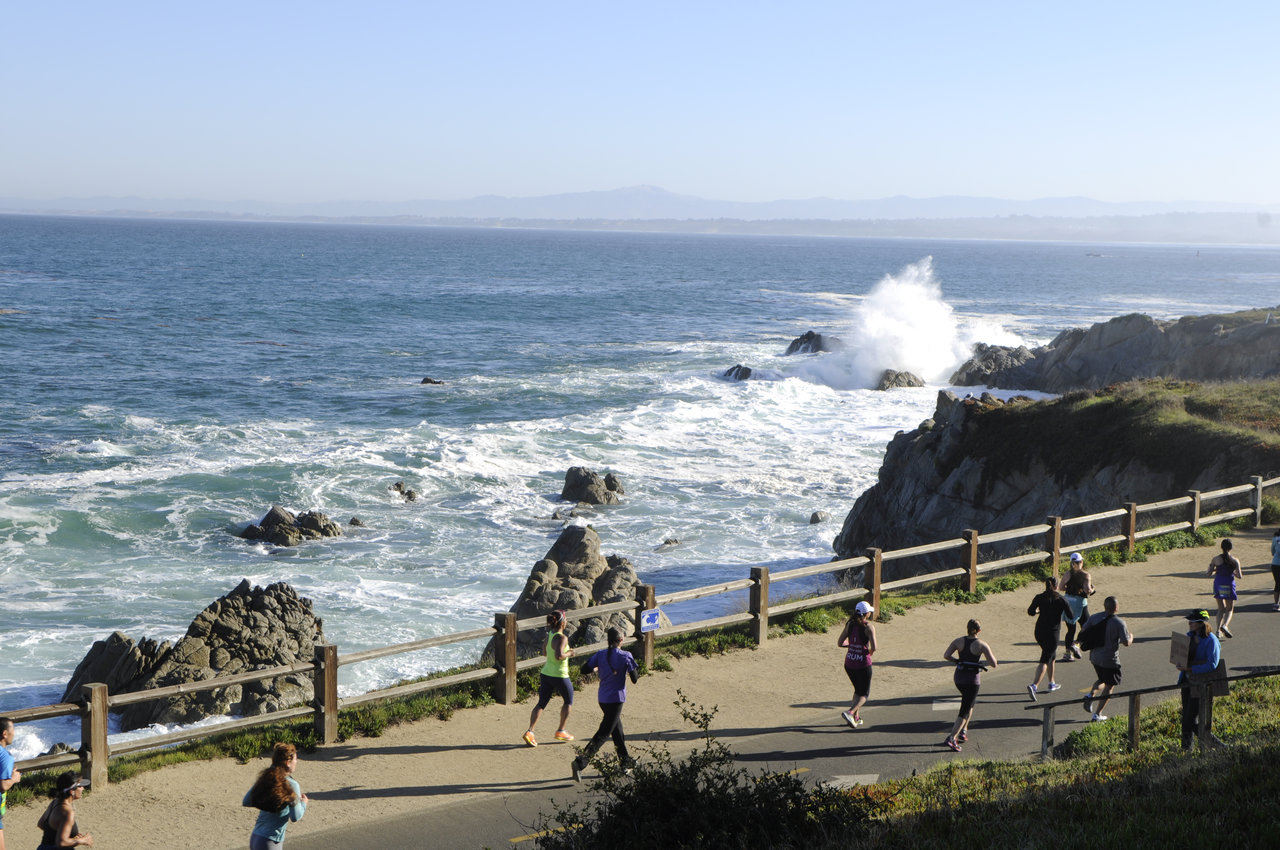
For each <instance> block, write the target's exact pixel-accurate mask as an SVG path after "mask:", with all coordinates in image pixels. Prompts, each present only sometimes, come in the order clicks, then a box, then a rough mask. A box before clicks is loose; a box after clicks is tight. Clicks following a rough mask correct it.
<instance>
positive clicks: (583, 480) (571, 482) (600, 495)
mask: <svg viewBox="0 0 1280 850" xmlns="http://www.w3.org/2000/svg"><path fill="white" fill-rule="evenodd" d="M624 495H626V491H625V490H623V488H622V480H621V479H620V478H618V476H616V475H614V474H613V473H612V472H611V473H609V474H608V475H605V476H601V475H600V474H599V473H598V472H596V471H595V470H593V469H587V468H586V467H585V466H574V467H571V468H570V469H569V471H568V472H566V473H565V475H564V487H563V488H562V489H561V491H560V498H561V499H566V500H568V501H570V502H586V503H587V504H588V505H616V504H618V503H619V502H620V501H621V499H620V498H619V497H621V496H624Z"/></svg>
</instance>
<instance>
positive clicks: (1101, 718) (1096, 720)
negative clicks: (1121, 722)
mask: <svg viewBox="0 0 1280 850" xmlns="http://www.w3.org/2000/svg"><path fill="white" fill-rule="evenodd" d="M1106 719H1107V716H1106V715H1105V714H1099V713H1098V712H1096V711H1095V712H1094V713H1093V722H1094V723H1101V722H1102V721H1104V720H1106Z"/></svg>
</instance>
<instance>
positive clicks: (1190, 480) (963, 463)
mask: <svg viewBox="0 0 1280 850" xmlns="http://www.w3.org/2000/svg"><path fill="white" fill-rule="evenodd" d="M1233 390H1234V391H1235V393H1236V396H1235V398H1238V399H1244V400H1247V399H1249V398H1250V397H1251V396H1252V397H1258V396H1262V397H1272V396H1274V394H1275V393H1276V392H1277V391H1280V380H1274V379H1273V380H1271V381H1265V382H1256V383H1246V382H1242V383H1240V384H1238V385H1210V386H1200V385H1196V384H1191V383H1188V382H1175V381H1137V382H1132V383H1129V384H1123V385H1120V386H1117V387H1112V388H1108V389H1107V390H1104V391H1100V392H1098V393H1085V392H1079V393H1072V394H1069V395H1067V396H1063V397H1061V398H1058V399H1053V400H1049V401H1031V400H1030V399H1027V398H1025V397H1015V398H1013V399H1010V400H1008V401H1001V400H999V399H996V398H994V397H993V396H992V395H991V394H989V393H984V394H983V395H982V396H981V397H979V398H974V397H972V396H968V397H965V398H959V397H957V396H956V395H955V394H954V393H952V392H950V391H946V390H943V391H941V392H939V394H938V400H937V407H936V409H935V411H934V414H933V416H932V417H930V418H929V419H927V420H925V421H924V422H922V423H921V424H920V425H919V426H918V427H916V428H914V429H912V430H910V431H900V432H898V433H897V434H896V435H895V436H894V437H893V439H892V440H891V441H890V442H889V445H888V448H887V449H886V452H885V458H884V462H883V464H882V466H881V468H880V471H879V476H878V480H877V482H876V483H875V484H874V485H873V486H872V487H871V488H870V489H868V490H867V491H866V492H864V493H863V494H862V495H861V496H859V497H858V499H857V501H856V502H855V503H854V505H853V508H852V509H851V510H850V511H849V513H848V515H847V516H846V517H845V520H844V524H843V525H842V527H841V529H840V533H839V534H838V535H837V536H836V538H835V540H834V542H833V544H832V547H833V548H834V550H835V552H836V554H837V556H839V557H840V558H842V559H843V558H852V557H856V556H859V555H863V554H865V552H866V550H867V549H868V548H869V547H881V548H890V547H891V548H894V549H903V548H908V547H912V546H919V545H924V544H927V543H934V542H938V541H943V540H949V539H954V538H957V537H959V536H960V535H961V534H962V533H963V532H964V530H965V529H978V530H981V531H984V532H988V533H990V532H996V531H1001V530H1005V529H1011V528H1020V527H1024V526H1029V525H1036V524H1039V523H1043V522H1045V520H1046V518H1047V517H1049V516H1081V515H1084V514H1090V513H1096V512H1100V511H1104V510H1109V509H1112V508H1116V507H1118V506H1120V505H1121V504H1123V503H1124V502H1129V501H1133V502H1147V501H1158V500H1162V499H1167V498H1169V497H1171V496H1177V495H1182V494H1184V493H1185V492H1187V491H1188V490H1208V489H1213V488H1214V487H1215V486H1222V484H1223V482H1228V483H1235V482H1239V481H1244V480H1247V479H1248V477H1249V476H1250V475H1257V474H1265V475H1272V474H1276V473H1275V471H1276V470H1280V439H1278V438H1277V434H1276V426H1275V423H1274V422H1252V423H1250V422H1234V421H1223V419H1224V417H1226V418H1228V420H1229V417H1230V413H1229V410H1230V408H1229V407H1228V406H1227V405H1224V403H1223V402H1222V399H1223V395H1222V394H1223V393H1230V392H1232V391H1233ZM1243 406H1245V407H1248V405H1243ZM1267 431H1270V434H1267V433H1266V432H1267ZM992 548H993V549H996V550H998V549H999V546H995V547H992ZM1004 554H1012V553H1008V552H1006V553H1004ZM955 561H956V559H955V557H954V556H951V557H948V556H947V555H946V554H945V553H944V554H941V555H928V556H918V557H914V558H910V559H904V560H901V561H897V560H895V561H891V562H889V563H886V564H885V572H884V575H883V578H884V580H886V581H891V580H894V579H898V578H904V577H907V576H910V575H918V574H921V573H925V572H930V571H933V570H937V569H945V568H947V567H953V566H956V563H955Z"/></svg>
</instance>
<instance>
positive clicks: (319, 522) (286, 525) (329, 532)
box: [240, 505, 342, 546]
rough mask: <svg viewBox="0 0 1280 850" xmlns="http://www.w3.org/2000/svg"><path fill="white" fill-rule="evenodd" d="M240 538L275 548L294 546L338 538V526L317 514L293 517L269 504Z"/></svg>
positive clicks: (339, 534) (311, 513) (340, 532)
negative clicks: (307, 541) (258, 519)
mask: <svg viewBox="0 0 1280 850" xmlns="http://www.w3.org/2000/svg"><path fill="white" fill-rule="evenodd" d="M240 536H241V537H243V538H244V539H245V540H265V541H266V542H268V543H274V544H275V545H276V546H297V545H298V544H299V543H301V542H302V541H304V540H319V539H320V538H322V537H341V536H342V527H341V526H340V525H338V524H337V523H336V522H334V521H333V520H331V519H329V518H328V517H327V516H325V515H324V514H322V513H320V512H319V511H306V512H305V513H300V514H298V515H297V516H294V515H293V514H292V513H290V512H289V511H287V510H285V509H284V508H282V507H280V506H279V505H272V506H271V510H269V511H267V513H266V516H264V517H263V518H262V520H261V521H260V522H257V523H253V524H250V525H249V526H248V527H247V528H245V530H244V531H242V532H240Z"/></svg>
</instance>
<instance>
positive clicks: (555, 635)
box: [524, 611, 573, 747]
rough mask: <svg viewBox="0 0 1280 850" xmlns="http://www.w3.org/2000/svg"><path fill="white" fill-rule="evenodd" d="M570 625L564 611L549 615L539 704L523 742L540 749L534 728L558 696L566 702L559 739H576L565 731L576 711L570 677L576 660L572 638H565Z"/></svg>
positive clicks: (562, 711) (563, 706) (539, 686)
mask: <svg viewBox="0 0 1280 850" xmlns="http://www.w3.org/2000/svg"><path fill="white" fill-rule="evenodd" d="M568 625H569V615H568V614H566V613H565V612H564V611H552V612H551V613H550V614H548V615H547V650H546V654H547V663H545V664H543V665H542V671H541V676H540V677H539V684H538V704H537V705H535V706H534V707H533V711H531V712H530V713H529V728H528V729H527V730H525V733H524V742H525V743H526V744H528V745H529V746H531V747H536V746H538V739H537V738H535V737H533V727H534V726H537V725H538V718H539V717H541V716H542V709H544V708H546V707H547V703H549V702H551V698H552V697H553V696H555V695H556V694H559V695H560V696H561V698H562V699H564V705H562V706H561V707H560V726H559V728H557V729H556V740H557V741H572V740H573V736H572V735H570V734H569V733H568V732H566V731H565V729H564V725H565V724H566V723H568V722H569V712H570V711H572V710H573V680H572V679H570V678H569V659H570V658H572V657H573V650H572V649H570V648H569V639H568V638H567V637H565V635H564V630H565V627H566V626H568Z"/></svg>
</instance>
